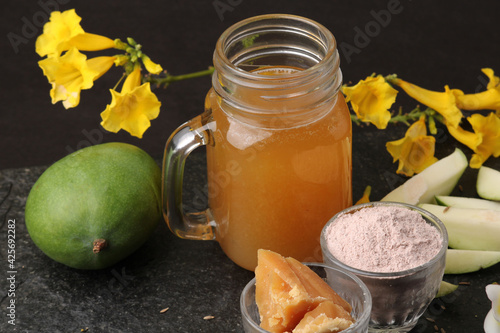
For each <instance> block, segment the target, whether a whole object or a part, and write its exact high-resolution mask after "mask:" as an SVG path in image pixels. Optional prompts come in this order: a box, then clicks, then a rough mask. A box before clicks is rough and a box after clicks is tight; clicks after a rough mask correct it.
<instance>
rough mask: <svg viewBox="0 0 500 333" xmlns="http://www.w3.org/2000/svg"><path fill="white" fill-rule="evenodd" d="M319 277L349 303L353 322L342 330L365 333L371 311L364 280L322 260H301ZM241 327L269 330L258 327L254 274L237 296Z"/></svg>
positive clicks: (250, 332)
mask: <svg viewBox="0 0 500 333" xmlns="http://www.w3.org/2000/svg"><path fill="white" fill-rule="evenodd" d="M305 265H306V266H308V267H309V268H311V269H312V270H313V271H314V272H315V273H316V274H318V275H319V276H320V277H322V278H323V279H324V280H325V281H326V282H327V283H328V284H329V285H330V287H332V288H333V290H335V292H336V293H337V294H339V295H340V296H341V297H342V298H344V299H345V300H346V301H347V302H349V304H351V306H352V312H351V316H352V317H353V318H354V320H355V323H354V324H353V325H352V326H351V327H349V328H348V329H346V330H343V331H342V333H366V332H368V322H369V321H370V312H371V306H372V305H371V304H372V303H371V302H372V299H371V295H370V291H369V290H368V288H367V287H366V286H365V284H364V283H363V282H362V281H361V280H360V279H358V278H357V277H356V276H354V275H353V274H350V273H348V272H345V271H342V270H339V269H337V268H333V267H330V266H328V265H326V264H323V263H305ZM240 308H241V315H242V321H243V328H244V330H245V332H246V333H269V332H268V331H266V330H264V329H263V328H261V327H260V326H259V325H260V315H259V309H258V308H257V304H256V303H255V278H253V279H252V280H251V281H250V282H248V284H247V285H246V286H245V288H244V289H243V291H242V293H241V297H240Z"/></svg>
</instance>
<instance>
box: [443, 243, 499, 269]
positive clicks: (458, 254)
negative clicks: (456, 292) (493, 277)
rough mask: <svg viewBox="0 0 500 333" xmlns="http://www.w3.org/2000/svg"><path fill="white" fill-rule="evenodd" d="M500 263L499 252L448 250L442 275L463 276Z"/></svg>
mask: <svg viewBox="0 0 500 333" xmlns="http://www.w3.org/2000/svg"><path fill="white" fill-rule="evenodd" d="M499 262H500V251H477V250H457V249H448V250H447V251H446V267H445V269H444V274H465V273H471V272H476V271H478V270H480V269H484V268H488V267H491V266H493V265H495V264H497V263H499Z"/></svg>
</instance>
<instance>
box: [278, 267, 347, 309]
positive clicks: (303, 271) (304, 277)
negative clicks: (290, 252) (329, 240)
mask: <svg viewBox="0 0 500 333" xmlns="http://www.w3.org/2000/svg"><path fill="white" fill-rule="evenodd" d="M286 261H287V262H288V264H289V265H290V267H291V268H292V270H293V271H294V273H295V274H296V275H297V277H298V278H299V279H300V282H301V283H302V285H303V286H304V287H305V288H306V290H307V292H308V293H309V295H310V296H311V297H323V298H324V299H327V300H331V301H332V302H333V303H335V304H338V305H340V306H341V307H343V308H344V309H345V310H346V311H347V312H348V313H351V311H352V307H351V304H349V303H348V302H347V301H346V300H344V299H343V298H342V297H340V296H339V294H337V293H336V292H335V291H334V290H333V289H332V287H330V286H329V285H328V283H326V282H325V280H323V279H322V278H321V277H320V276H319V275H318V274H316V273H314V272H313V271H312V270H311V269H310V268H309V267H307V266H306V265H304V264H302V263H301V262H300V261H298V260H296V259H294V258H286Z"/></svg>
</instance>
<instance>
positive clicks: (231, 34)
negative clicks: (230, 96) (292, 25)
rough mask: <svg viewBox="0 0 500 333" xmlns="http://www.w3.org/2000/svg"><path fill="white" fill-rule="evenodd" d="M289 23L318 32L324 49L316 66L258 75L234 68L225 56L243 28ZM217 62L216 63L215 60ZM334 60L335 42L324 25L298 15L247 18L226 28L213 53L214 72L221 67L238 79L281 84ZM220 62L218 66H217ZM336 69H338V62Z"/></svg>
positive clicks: (313, 71) (307, 73)
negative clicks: (280, 22)
mask: <svg viewBox="0 0 500 333" xmlns="http://www.w3.org/2000/svg"><path fill="white" fill-rule="evenodd" d="M280 20H281V21H283V22H284V21H291V22H293V21H294V22H297V23H300V24H302V25H305V26H308V27H310V28H314V29H315V30H317V32H318V35H320V36H318V38H316V40H318V42H322V43H323V44H324V47H325V50H326V52H325V54H324V56H323V57H322V59H321V60H320V61H318V62H317V63H316V64H314V65H312V66H311V67H308V68H305V69H303V70H300V71H297V72H292V73H287V74H285V75H283V74H279V75H259V74H257V73H253V72H250V71H245V70H243V69H241V68H239V67H238V66H236V65H235V64H234V63H233V62H232V61H231V60H230V59H228V57H227V56H226V51H227V47H228V45H229V43H228V42H229V41H232V40H233V39H235V38H237V32H238V31H239V30H241V29H243V28H244V27H250V26H252V25H253V24H256V23H263V22H268V23H267V27H268V28H269V27H272V26H274V25H277V22H278V21H280ZM273 21H274V22H275V23H274V24H271V23H270V22H273ZM216 58H217V59H218V61H217V59H216ZM335 58H337V59H338V52H337V42H336V40H335V37H334V36H333V34H332V33H331V32H330V30H328V29H327V28H326V27H325V26H324V25H322V24H320V23H318V22H316V21H314V20H311V19H308V18H305V17H302V16H298V15H292V14H264V15H258V16H253V17H249V18H247V19H244V20H242V21H239V22H237V23H235V24H233V25H232V26H230V27H229V28H227V29H226V30H225V31H224V32H223V33H222V34H221V36H220V37H219V39H218V40H217V43H216V47H215V51H214V66H215V69H216V71H217V70H218V69H219V70H220V68H218V67H219V66H220V65H222V66H223V67H224V68H225V69H229V70H230V71H231V72H232V74H236V75H237V76H238V77H240V78H243V79H248V80H260V81H275V80H279V81H281V82H283V81H287V80H293V79H296V78H303V77H306V76H308V75H309V74H314V73H315V72H316V71H318V68H321V67H322V66H324V64H328V63H330V62H335ZM219 61H220V64H219ZM336 67H337V68H338V67H339V65H338V60H337V64H336Z"/></svg>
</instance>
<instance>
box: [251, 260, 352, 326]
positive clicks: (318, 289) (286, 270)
mask: <svg viewBox="0 0 500 333" xmlns="http://www.w3.org/2000/svg"><path fill="white" fill-rule="evenodd" d="M257 257H258V265H257V268H256V269H255V278H256V285H255V288H256V289H255V301H256V303H257V307H258V309H259V314H260V317H261V324H260V326H261V327H262V328H264V329H265V330H267V331H269V332H273V333H282V332H291V331H292V330H293V329H294V328H295V326H297V324H298V323H299V322H300V321H301V320H302V319H303V318H304V316H305V315H306V313H308V312H310V311H312V310H314V309H315V308H316V307H317V306H318V305H319V304H321V303H323V302H324V301H327V300H328V301H331V302H332V303H333V304H337V305H338V306H339V307H340V308H341V309H342V310H344V311H345V312H346V313H347V314H349V313H350V311H351V306H350V305H349V303H347V302H346V301H345V300H344V299H342V298H341V297H340V296H339V295H338V294H337V293H335V291H333V290H332V289H331V287H330V286H329V285H328V284H327V283H326V282H325V281H324V280H323V279H321V278H320V277H319V276H318V275H317V274H316V273H314V272H313V271H312V270H311V269H310V268H309V267H307V266H305V265H303V264H302V263H300V262H298V261H297V260H295V259H290V258H286V259H285V258H284V257H283V256H281V255H280V254H278V253H275V252H272V251H268V250H259V251H258V255H257ZM351 321H352V318H351Z"/></svg>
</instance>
